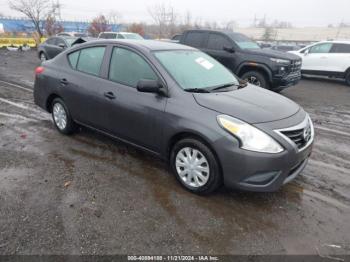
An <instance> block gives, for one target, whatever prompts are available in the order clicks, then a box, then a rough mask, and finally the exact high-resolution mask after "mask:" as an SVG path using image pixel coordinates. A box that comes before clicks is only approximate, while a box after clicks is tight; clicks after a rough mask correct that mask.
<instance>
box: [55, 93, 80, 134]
mask: <svg viewBox="0 0 350 262" xmlns="http://www.w3.org/2000/svg"><path fill="white" fill-rule="evenodd" d="M51 114H52V120H53V122H54V124H55V126H56V128H57V130H58V131H59V132H60V133H62V134H64V135H70V134H73V133H74V131H75V130H76V124H75V123H74V121H73V119H72V117H71V114H70V112H69V110H68V108H67V106H66V105H65V103H64V102H63V100H62V99H61V98H55V99H54V100H53V101H52V104H51Z"/></svg>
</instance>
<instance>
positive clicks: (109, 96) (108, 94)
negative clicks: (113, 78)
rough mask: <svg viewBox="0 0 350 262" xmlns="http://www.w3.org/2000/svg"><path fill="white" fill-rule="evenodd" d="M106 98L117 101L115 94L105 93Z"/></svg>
mask: <svg viewBox="0 0 350 262" xmlns="http://www.w3.org/2000/svg"><path fill="white" fill-rule="evenodd" d="M104 96H105V97H107V98H108V99H115V95H114V94H113V92H106V93H104Z"/></svg>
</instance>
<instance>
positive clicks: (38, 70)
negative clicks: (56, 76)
mask: <svg viewBox="0 0 350 262" xmlns="http://www.w3.org/2000/svg"><path fill="white" fill-rule="evenodd" d="M42 72H44V67H42V66H38V67H37V68H35V74H36V75H40V74H41V73H42Z"/></svg>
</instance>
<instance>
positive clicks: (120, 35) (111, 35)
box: [98, 32, 143, 40]
mask: <svg viewBox="0 0 350 262" xmlns="http://www.w3.org/2000/svg"><path fill="white" fill-rule="evenodd" d="M98 38H102V39H135V40H143V37H142V36H140V35H139V34H136V33H129V32H102V33H100V34H99V35H98Z"/></svg>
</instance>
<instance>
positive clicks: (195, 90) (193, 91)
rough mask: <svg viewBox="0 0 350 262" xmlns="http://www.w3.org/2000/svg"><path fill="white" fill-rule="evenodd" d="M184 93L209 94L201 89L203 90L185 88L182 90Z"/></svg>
mask: <svg viewBox="0 0 350 262" xmlns="http://www.w3.org/2000/svg"><path fill="white" fill-rule="evenodd" d="M184 90H185V91H186V92H192V93H210V91H209V90H206V89H203V88H186V89H184Z"/></svg>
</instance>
